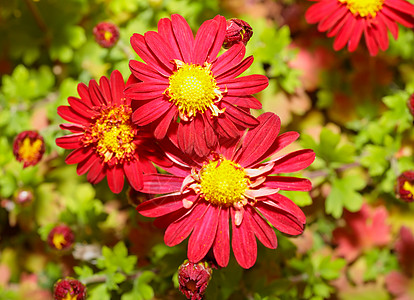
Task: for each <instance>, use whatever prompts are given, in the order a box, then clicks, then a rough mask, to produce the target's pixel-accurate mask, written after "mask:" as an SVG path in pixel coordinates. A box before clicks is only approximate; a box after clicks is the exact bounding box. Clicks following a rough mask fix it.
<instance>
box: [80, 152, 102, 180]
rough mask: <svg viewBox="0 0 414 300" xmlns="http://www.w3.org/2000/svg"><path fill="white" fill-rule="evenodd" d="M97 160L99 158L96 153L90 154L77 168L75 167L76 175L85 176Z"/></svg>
mask: <svg viewBox="0 0 414 300" xmlns="http://www.w3.org/2000/svg"><path fill="white" fill-rule="evenodd" d="M98 160H100V158H99V156H97V155H96V153H92V152H91V155H90V156H89V157H88V158H87V159H85V160H83V161H81V162H80V163H79V164H78V166H77V167H76V173H77V174H78V175H83V174H85V173H86V172H88V170H89V169H90V168H91V167H92V166H93V164H94V163H95V162H96V161H98Z"/></svg>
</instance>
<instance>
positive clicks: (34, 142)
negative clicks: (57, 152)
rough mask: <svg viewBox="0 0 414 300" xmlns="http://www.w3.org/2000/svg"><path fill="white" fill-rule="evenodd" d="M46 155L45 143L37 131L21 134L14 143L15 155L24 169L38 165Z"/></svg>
mask: <svg viewBox="0 0 414 300" xmlns="http://www.w3.org/2000/svg"><path fill="white" fill-rule="evenodd" d="M44 153H45V142H44V140H43V137H42V136H41V135H40V134H39V133H37V131H32V130H27V131H23V132H20V133H19V134H18V135H17V136H16V138H15V139H14V142H13V154H14V156H15V157H16V159H17V161H20V162H22V163H23V168H27V167H29V166H34V165H36V164H37V163H38V162H39V161H40V160H41V159H42V156H43V154H44Z"/></svg>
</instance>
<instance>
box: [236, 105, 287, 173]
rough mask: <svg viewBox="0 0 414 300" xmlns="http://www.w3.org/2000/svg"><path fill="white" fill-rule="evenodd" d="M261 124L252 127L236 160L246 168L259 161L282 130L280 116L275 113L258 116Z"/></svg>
mask: <svg viewBox="0 0 414 300" xmlns="http://www.w3.org/2000/svg"><path fill="white" fill-rule="evenodd" d="M258 120H259V122H260V125H258V126H257V127H255V128H253V129H250V130H249V131H248V132H247V134H246V137H245V139H244V140H243V144H242V149H241V151H240V152H239V154H238V156H237V158H236V160H237V162H238V163H240V164H241V165H242V166H243V167H244V168H246V167H249V166H251V165H254V164H256V163H259V162H260V161H258V159H260V160H262V155H263V153H265V152H267V151H268V149H269V148H270V147H271V146H272V145H273V143H274V141H275V139H276V138H277V135H278V134H279V130H280V118H279V117H278V116H277V115H275V114H273V113H264V114H262V115H260V116H259V117H258Z"/></svg>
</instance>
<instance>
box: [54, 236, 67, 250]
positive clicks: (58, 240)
mask: <svg viewBox="0 0 414 300" xmlns="http://www.w3.org/2000/svg"><path fill="white" fill-rule="evenodd" d="M52 243H53V245H55V247H56V249H59V250H60V249H62V248H63V244H65V243H66V239H65V236H64V235H63V234H62V233H55V234H54V235H53V239H52Z"/></svg>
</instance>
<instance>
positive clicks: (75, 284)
mask: <svg viewBox="0 0 414 300" xmlns="http://www.w3.org/2000/svg"><path fill="white" fill-rule="evenodd" d="M53 299H54V300H85V299H86V287H85V286H84V285H83V284H82V283H81V282H80V281H79V280H76V279H74V278H70V277H67V278H65V279H59V281H58V282H56V283H55V285H54V289H53Z"/></svg>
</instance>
